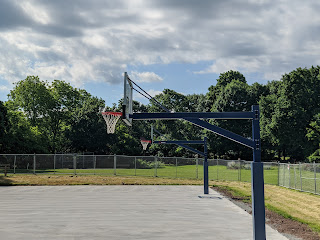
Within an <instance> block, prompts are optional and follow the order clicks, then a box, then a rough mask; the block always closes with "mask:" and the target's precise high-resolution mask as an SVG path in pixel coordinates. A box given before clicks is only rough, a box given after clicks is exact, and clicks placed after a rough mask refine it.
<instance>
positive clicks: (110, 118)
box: [101, 112, 122, 134]
mask: <svg viewBox="0 0 320 240" xmlns="http://www.w3.org/2000/svg"><path fill="white" fill-rule="evenodd" d="M101 114H102V117H103V119H104V120H105V121H106V124H107V133H108V134H109V133H114V131H115V129H116V124H117V121H118V120H119V118H120V117H121V116H122V113H121V112H102V113H101Z"/></svg>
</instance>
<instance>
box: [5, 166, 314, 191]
mask: <svg viewBox="0 0 320 240" xmlns="http://www.w3.org/2000/svg"><path fill="white" fill-rule="evenodd" d="M12 172H13V171H12V169H10V173H12ZM16 173H33V169H28V170H26V169H16ZM35 173H36V174H96V175H118V176H147V177H155V176H157V177H165V178H185V179H203V166H202V165H198V166H197V165H182V166H177V167H176V166H172V165H165V166H164V167H161V168H157V169H154V168H152V169H128V168H117V169H116V170H114V169H113V168H98V169H76V170H74V169H66V168H64V169H38V170H36V171H35ZM209 179H210V180H226V181H244V182H250V181H251V170H250V169H241V171H239V169H229V168H227V167H226V166H221V165H218V166H209ZM264 179H265V183H267V184H274V185H277V184H278V168H276V167H274V168H270V169H268V170H267V169H265V171H264ZM319 186H320V185H319Z"/></svg>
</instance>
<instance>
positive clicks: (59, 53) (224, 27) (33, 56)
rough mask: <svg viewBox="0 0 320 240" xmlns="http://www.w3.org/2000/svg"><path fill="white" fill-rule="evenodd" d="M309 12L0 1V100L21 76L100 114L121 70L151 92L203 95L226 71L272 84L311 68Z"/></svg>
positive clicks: (211, 4)
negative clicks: (72, 93) (93, 105)
mask: <svg viewBox="0 0 320 240" xmlns="http://www.w3.org/2000/svg"><path fill="white" fill-rule="evenodd" d="M319 12H320V1H318V0H315V1H298V0H287V1H285V0H279V1H264V0H247V1H240V0H238V1H236V0H234V1H230V0H201V1H199V0H127V1H120V0H116V1H111V0H108V1H107V0H104V1H100V0H96V1H95V0H90V1H88V0H73V1H71V0H54V1H53V0H38V1H36V0H35V1H31V0H0V100H2V101H5V100H7V94H8V93H9V91H10V90H11V89H12V88H13V83H14V82H17V81H19V80H22V79H25V78H26V77H27V76H28V75H37V76H39V77H40V79H41V80H48V81H52V80H53V79H60V80H64V81H67V82H70V83H71V84H72V86H74V87H80V88H84V89H86V90H87V91H89V92H90V93H91V94H93V95H95V96H98V97H101V98H103V99H105V100H106V104H107V105H109V106H111V104H112V103H113V102H115V103H116V102H118V100H119V99H120V98H121V97H122V92H123V90H122V87H123V84H122V79H123V77H122V74H123V72H124V71H127V72H128V73H129V76H130V77H131V78H132V79H134V80H136V81H137V82H140V84H139V85H140V86H142V87H143V88H144V89H145V90H146V91H148V92H150V93H151V94H156V93H158V92H159V91H162V90H163V89H164V88H170V89H173V90H175V91H177V92H180V93H184V94H192V93H206V92H207V89H208V87H209V86H210V85H213V84H215V83H216V79H217V78H218V76H219V74H220V73H222V72H225V71H228V70H230V69H232V70H238V71H240V72H241V73H243V74H244V75H245V77H246V78H247V81H248V82H249V83H250V84H251V83H253V82H256V81H257V82H260V83H267V81H269V80H278V79H280V78H281V75H282V74H284V73H286V72H290V71H292V70H294V69H295V68H297V67H310V66H311V65H320V57H319V55H320V36H319V35H320V14H319ZM136 100H140V99H139V97H138V96H136ZM141 100H142V99H141Z"/></svg>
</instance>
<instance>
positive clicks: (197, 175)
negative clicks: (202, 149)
mask: <svg viewBox="0 0 320 240" xmlns="http://www.w3.org/2000/svg"><path fill="white" fill-rule="evenodd" d="M198 164H199V158H198V154H196V171H197V173H196V177H197V179H198V178H199V173H198Z"/></svg>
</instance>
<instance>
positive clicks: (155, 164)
mask: <svg viewBox="0 0 320 240" xmlns="http://www.w3.org/2000/svg"><path fill="white" fill-rule="evenodd" d="M154 177H157V156H154Z"/></svg>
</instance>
